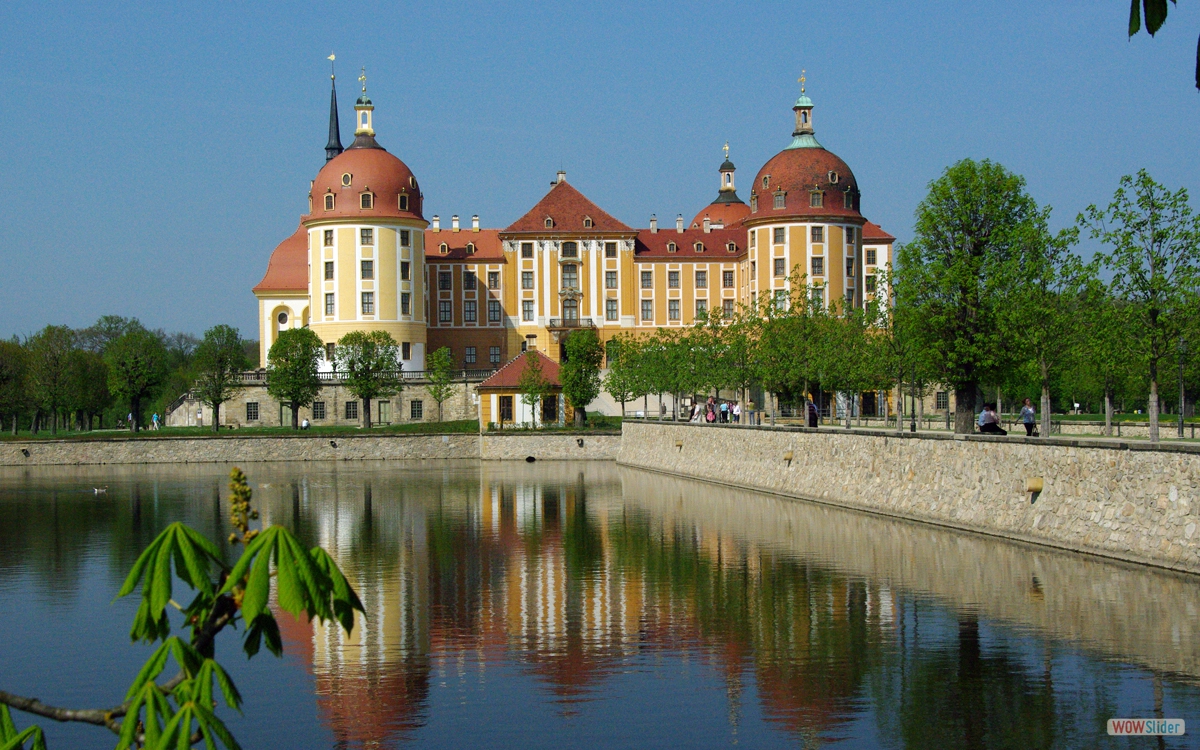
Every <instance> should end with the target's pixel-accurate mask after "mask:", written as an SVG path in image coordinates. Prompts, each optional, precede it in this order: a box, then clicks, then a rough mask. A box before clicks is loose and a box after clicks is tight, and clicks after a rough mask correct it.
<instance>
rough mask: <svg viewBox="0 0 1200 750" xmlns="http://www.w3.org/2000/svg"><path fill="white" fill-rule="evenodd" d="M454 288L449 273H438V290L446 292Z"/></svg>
mask: <svg viewBox="0 0 1200 750" xmlns="http://www.w3.org/2000/svg"><path fill="white" fill-rule="evenodd" d="M452 286H453V280H452V279H451V277H450V272H449V271H438V289H441V290H442V291H446V290H448V289H450V288H451V287H452Z"/></svg>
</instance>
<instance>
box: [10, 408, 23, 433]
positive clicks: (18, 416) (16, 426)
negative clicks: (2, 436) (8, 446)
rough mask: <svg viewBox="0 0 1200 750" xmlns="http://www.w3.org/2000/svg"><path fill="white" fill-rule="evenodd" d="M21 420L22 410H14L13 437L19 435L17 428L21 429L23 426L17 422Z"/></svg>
mask: <svg viewBox="0 0 1200 750" xmlns="http://www.w3.org/2000/svg"><path fill="white" fill-rule="evenodd" d="M20 420H21V413H20V412H15V411H14V412H13V418H12V434H13V437H16V436H17V430H19V429H21V426H20V425H18V424H17V422H19V421H20Z"/></svg>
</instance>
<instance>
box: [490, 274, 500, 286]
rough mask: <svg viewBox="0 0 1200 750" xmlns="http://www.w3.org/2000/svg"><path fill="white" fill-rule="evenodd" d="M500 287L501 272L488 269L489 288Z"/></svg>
mask: <svg viewBox="0 0 1200 750" xmlns="http://www.w3.org/2000/svg"><path fill="white" fill-rule="evenodd" d="M499 288H500V272H499V271H488V289H499Z"/></svg>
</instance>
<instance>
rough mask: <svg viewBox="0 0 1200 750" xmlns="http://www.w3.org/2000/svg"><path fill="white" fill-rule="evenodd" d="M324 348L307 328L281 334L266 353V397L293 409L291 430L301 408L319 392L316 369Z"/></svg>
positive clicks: (292, 329) (319, 383) (319, 339)
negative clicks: (269, 396) (286, 404)
mask: <svg viewBox="0 0 1200 750" xmlns="http://www.w3.org/2000/svg"><path fill="white" fill-rule="evenodd" d="M323 351H324V345H323V344H322V343H321V338H320V337H319V336H317V334H315V333H313V331H312V329H310V328H289V329H287V330H286V331H281V332H280V334H279V338H277V339H275V343H274V344H271V351H269V352H268V353H267V393H269V394H270V395H271V396H272V397H273V398H275V399H278V400H279V401H280V402H281V403H290V404H291V405H292V427H293V428H295V427H298V426H299V424H298V422H299V413H300V408H301V407H303V406H309V405H311V404H312V402H313V401H314V400H315V399H316V397H317V394H319V393H320V392H321V380H320V378H319V377H318V376H317V366H318V363H319V362H320V360H321V356H322V353H323Z"/></svg>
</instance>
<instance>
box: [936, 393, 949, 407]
mask: <svg viewBox="0 0 1200 750" xmlns="http://www.w3.org/2000/svg"><path fill="white" fill-rule="evenodd" d="M933 408H935V409H949V408H950V394H949V393H947V392H946V391H938V392H937V395H935V396H934V397H933Z"/></svg>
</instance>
